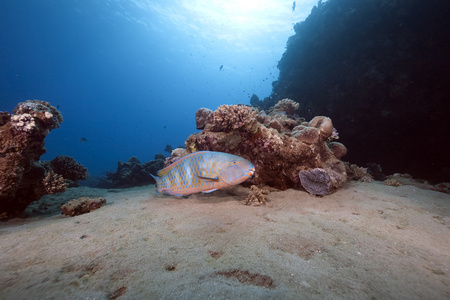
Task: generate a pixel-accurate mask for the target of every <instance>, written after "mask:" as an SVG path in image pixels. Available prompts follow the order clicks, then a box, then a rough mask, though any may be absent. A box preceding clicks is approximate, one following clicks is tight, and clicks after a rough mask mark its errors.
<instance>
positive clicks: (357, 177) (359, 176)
mask: <svg viewBox="0 0 450 300" xmlns="http://www.w3.org/2000/svg"><path fill="white" fill-rule="evenodd" d="M345 168H346V172H347V176H348V180H354V181H361V182H371V181H372V180H373V177H372V175H370V174H369V173H367V168H363V167H358V166H357V165H355V164H350V163H348V162H346V163H345Z"/></svg>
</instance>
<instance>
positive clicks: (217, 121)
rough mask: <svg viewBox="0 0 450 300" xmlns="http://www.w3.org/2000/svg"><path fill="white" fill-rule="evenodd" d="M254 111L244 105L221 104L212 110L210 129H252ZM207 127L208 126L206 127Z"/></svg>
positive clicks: (254, 118) (217, 130)
mask: <svg viewBox="0 0 450 300" xmlns="http://www.w3.org/2000/svg"><path fill="white" fill-rule="evenodd" d="M256 123H257V121H256V112H255V111H254V110H252V109H251V108H249V107H247V106H244V105H221V106H219V107H218V108H217V110H216V111H214V114H213V118H212V123H208V124H207V125H209V124H210V125H211V127H210V130H211V131H214V132H219V131H223V132H231V131H234V130H252V128H253V127H254V126H255V125H256ZM206 128H208V127H206Z"/></svg>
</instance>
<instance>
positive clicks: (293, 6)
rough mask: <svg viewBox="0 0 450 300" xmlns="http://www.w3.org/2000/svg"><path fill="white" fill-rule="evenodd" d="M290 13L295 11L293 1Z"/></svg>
mask: <svg viewBox="0 0 450 300" xmlns="http://www.w3.org/2000/svg"><path fill="white" fill-rule="evenodd" d="M292 11H293V12H294V11H295V1H294V3H292Z"/></svg>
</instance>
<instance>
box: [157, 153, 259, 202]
mask: <svg viewBox="0 0 450 300" xmlns="http://www.w3.org/2000/svg"><path fill="white" fill-rule="evenodd" d="M254 173H255V166H254V165H253V164H252V163H251V162H249V161H248V160H246V159H244V158H242V157H240V156H236V155H232V154H228V153H223V152H214V151H199V152H194V153H191V154H188V155H186V156H184V157H182V158H180V159H179V160H177V161H176V162H174V163H173V164H171V165H170V166H168V167H166V168H164V169H162V170H159V171H158V177H156V176H153V175H152V176H153V178H155V180H156V185H157V187H156V191H157V192H158V193H160V192H166V193H168V194H170V195H173V196H185V195H190V194H193V193H198V192H203V193H210V192H212V191H215V190H217V189H220V188H224V187H228V186H232V185H236V184H239V183H241V182H243V181H245V180H247V179H248V178H251V177H253V174H254Z"/></svg>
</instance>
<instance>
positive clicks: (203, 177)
mask: <svg viewBox="0 0 450 300" xmlns="http://www.w3.org/2000/svg"><path fill="white" fill-rule="evenodd" d="M197 177H198V178H200V179H203V180H207V181H214V182H217V181H219V176H216V177H207V176H201V175H197Z"/></svg>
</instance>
